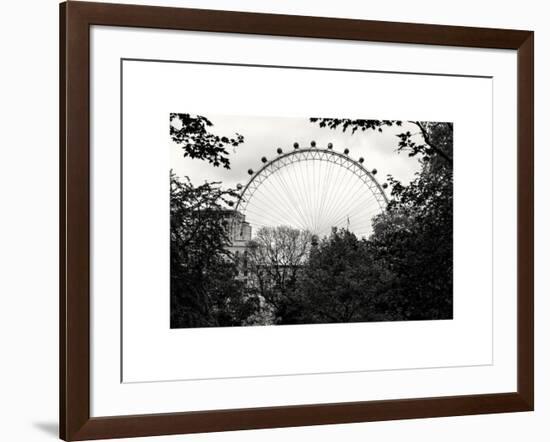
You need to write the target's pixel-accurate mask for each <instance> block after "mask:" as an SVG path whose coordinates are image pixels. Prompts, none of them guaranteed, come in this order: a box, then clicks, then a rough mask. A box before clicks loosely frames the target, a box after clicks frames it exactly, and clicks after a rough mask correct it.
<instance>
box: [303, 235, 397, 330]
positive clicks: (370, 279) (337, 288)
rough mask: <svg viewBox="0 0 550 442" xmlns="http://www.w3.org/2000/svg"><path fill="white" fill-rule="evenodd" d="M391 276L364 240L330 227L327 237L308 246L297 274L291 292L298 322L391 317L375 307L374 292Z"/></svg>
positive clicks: (372, 319) (368, 319)
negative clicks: (310, 248) (295, 284)
mask: <svg viewBox="0 0 550 442" xmlns="http://www.w3.org/2000/svg"><path fill="white" fill-rule="evenodd" d="M391 276H392V275H391V274H390V272H389V271H388V270H387V269H386V268H384V267H383V266H382V265H381V264H380V263H379V262H377V261H376V260H375V259H374V256H373V254H372V253H371V251H370V247H369V243H368V242H367V241H366V240H359V239H358V238H357V237H356V236H355V234H353V233H352V232H350V231H348V230H346V229H341V230H337V229H333V231H332V234H331V235H330V237H328V238H323V239H322V240H321V241H320V243H319V245H318V246H316V247H314V248H312V250H311V254H310V257H309V261H308V262H307V264H306V265H305V267H304V269H303V272H302V273H301V275H300V279H299V283H298V288H297V290H296V295H295V302H296V303H297V304H298V305H300V310H301V317H300V322H302V323H330V322H358V321H374V320H381V319H386V320H389V319H392V318H391V317H388V315H387V314H386V316H383V315H380V312H379V311H378V302H379V301H378V294H379V293H380V291H381V290H382V289H383V288H384V286H385V284H387V283H388V281H389V280H390V279H391ZM384 313H385V312H384Z"/></svg>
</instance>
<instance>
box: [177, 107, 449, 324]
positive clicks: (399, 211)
mask: <svg viewBox="0 0 550 442" xmlns="http://www.w3.org/2000/svg"><path fill="white" fill-rule="evenodd" d="M170 138H171V146H170V149H171V150H170V167H171V170H170V296H171V299H170V325H171V328H194V327H229V326H251V325H255V326H265V325H288V324H326V323H350V322H372V321H414V320H441V319H452V318H453V123H452V122H433V121H401V120H373V119H354V118H334V117H330V116H329V117H326V116H312V117H307V118H300V117H279V116H277V117H271V116H269V117H268V116H241V115H216V114H211V115H200V114H192V113H172V114H170Z"/></svg>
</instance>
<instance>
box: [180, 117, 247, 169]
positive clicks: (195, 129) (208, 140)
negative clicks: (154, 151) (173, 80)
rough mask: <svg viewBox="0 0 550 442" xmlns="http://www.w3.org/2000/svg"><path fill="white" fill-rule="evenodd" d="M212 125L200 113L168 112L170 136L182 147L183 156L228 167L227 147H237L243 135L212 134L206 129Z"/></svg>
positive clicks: (242, 139)
mask: <svg viewBox="0 0 550 442" xmlns="http://www.w3.org/2000/svg"><path fill="white" fill-rule="evenodd" d="M212 126H214V124H213V123H212V122H211V121H210V120H209V119H208V118H206V117H203V116H201V115H190V114H177V113H172V114H170V136H171V137H172V141H174V142H175V143H177V144H180V145H181V147H182V148H183V152H184V153H183V156H185V157H190V158H196V159H199V160H206V161H208V162H209V163H210V164H212V165H214V166H215V167H218V166H220V165H222V166H223V167H225V168H226V169H230V161H229V157H228V155H229V152H228V151H227V148H229V147H237V146H238V145H239V144H241V143H243V142H244V137H243V136H242V135H240V134H238V133H236V134H235V135H234V137H233V138H231V137H228V136H220V135H215V134H212V133H210V132H209V131H208V130H207V128H210V127H212Z"/></svg>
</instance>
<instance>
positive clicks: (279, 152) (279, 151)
mask: <svg viewBox="0 0 550 442" xmlns="http://www.w3.org/2000/svg"><path fill="white" fill-rule="evenodd" d="M277 153H278V154H279V155H280V154H282V153H283V149H281V148H280V147H279V148H278V149H277Z"/></svg>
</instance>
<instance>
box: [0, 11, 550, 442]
mask: <svg viewBox="0 0 550 442" xmlns="http://www.w3.org/2000/svg"><path fill="white" fill-rule="evenodd" d="M150 3H158V4H170V3H171V4H174V5H180V6H193V7H211V8H218V9H235V10H258V11H264V12H281V13H294V14H309V15H325V16H342V17H357V18H370V19H379V20H396V21H413V22H432V23H444V24H463V25H472V26H492V27H510V28H513V27H515V28H529V29H534V30H536V32H537V35H536V48H537V55H536V57H537V58H536V59H537V71H536V76H537V79H538V80H542V81H538V83H537V96H538V97H548V96H549V93H550V91H549V87H548V84H545V83H544V81H543V79H544V78H549V77H550V64H549V61H548V55H547V53H548V50H549V49H550V47H549V46H550V31H548V30H547V27H546V24H547V21H548V18H549V17H548V14H547V13H546V12H545V10H544V7H545V5H544V3H543V2H535V1H529V0H526V1H524V2H522V3H521V9H520V8H519V7H518V4H517V2H494V1H493V2H486V3H480V2H475V1H469V0H465V1H463V2H460V3H453V4H445V3H443V2H436V1H422V0H418V1H415V2H406V1H391V0H389V1H387V2H384V3H382V4H380V3H377V4H376V7H374V6H373V5H372V4H368V3H366V2H365V4H364V5H362V4H361V3H360V2H354V1H352V0H350V1H346V0H342V1H340V2H314V1H308V2H306V1H299V0H293V1H288V2H286V1H267V0H266V1H263V2H258V1H255V2H252V1H251V2H246V1H227V0H226V1H195V2H192V1H178V2H176V1H174V2H152V1H151V2H150ZM2 18H3V19H4V20H3V23H2V25H3V26H2V32H3V33H5V35H2V39H1V40H0V41H2V43H1V44H2V47H1V48H2V56H3V62H2V71H1V73H0V75H1V76H2V77H1V81H0V88H1V90H0V91H1V93H0V97H2V101H1V103H2V104H1V112H2V114H1V116H0V121H1V127H2V131H0V134H1V135H0V136H1V137H2V139H1V142H0V146H1V149H2V153H3V156H2V161H0V167H1V168H2V170H1V172H0V189H2V190H1V191H0V192H1V196H2V198H1V200H0V201H1V202H2V218H0V219H1V221H0V223H2V228H1V230H0V232H1V233H0V235H1V238H0V247H1V249H0V250H1V252H0V253H1V256H2V258H1V259H2V261H1V263H0V264H1V267H0V268H1V269H2V272H1V277H0V284H1V289H0V293H1V294H2V298H1V299H2V303H3V305H2V308H1V309H0V312H1V318H0V324H1V327H2V334H1V336H2V348H3V364H2V366H1V367H2V368H1V376H0V388H1V390H0V391H2V399H1V402H0V403H1V406H2V410H1V412H2V413H3V416H5V417H4V418H3V419H2V420H3V422H2V426H1V428H0V434H1V435H2V436H3V437H2V439H4V440H25V441H34V440H54V439H55V436H54V432H55V431H56V430H55V428H56V421H57V388H58V386H57V382H56V380H57V370H58V364H57V355H58V350H57V320H58V315H57V241H58V238H57V222H58V219H57V208H58V203H57V173H58V168H57V159H58V158H57V75H58V71H57V61H58V60H57V4H56V2H54V1H44V0H37V1H26V2H21V3H20V4H15V6H13V4H11V5H10V6H6V5H3V6H2ZM6 97H7V100H6ZM548 106H549V105H548V101H546V102H544V101H543V99H542V98H539V99H538V101H537V108H536V122H538V123H539V124H538V125H537V139H536V142H537V143H538V146H539V149H538V151H537V171H538V172H539V173H538V175H537V188H538V189H548V188H549V187H550V179H549V178H548V174H547V173H545V167H546V166H547V164H548V160H549V158H548V155H549V154H548V150H547V149H544V148H543V145H544V143H545V128H544V126H545V124H544V123H545V120H546V118H548V116H549V112H550V108H549V107H548ZM538 195H539V197H538V199H539V201H537V203H538V210H537V225H538V226H541V228H539V229H538V230H537V259H538V261H537V268H538V269H540V271H539V272H538V276H537V281H536V288H537V293H538V294H540V295H538V296H537V319H538V321H537V324H536V332H537V337H538V340H537V349H536V350H537V373H539V374H540V375H541V376H539V377H537V394H538V395H537V400H536V407H537V411H536V412H535V413H529V414H514V415H500V416H497V415H495V416H476V417H458V418H444V419H430V420H415V421H400V422H385V423H371V424H354V425H338V426H325V427H317V428H298V429H281V430H263V431H248V432H238V433H226V434H216V435H195V436H174V437H166V438H164V440H182V441H189V440H196V441H199V440H200V441H230V440H235V441H247V440H250V441H252V440H259V439H261V440H280V439H281V438H291V439H293V440H304V439H307V440H327V441H329V440H334V439H342V440H358V441H359V440H365V439H366V438H370V439H371V440H380V439H384V440H386V439H387V440H398V439H400V438H405V437H406V438H408V439H412V440H415V439H420V438H422V439H423V440H433V441H438V440H443V439H444V440H448V441H449V440H450V441H452V440H456V441H462V440H464V439H466V438H472V439H473V440H479V439H480V438H481V437H487V436H489V437H491V438H492V439H494V440H499V441H512V440H518V439H525V440H532V441H539V440H540V441H543V440H547V438H548V432H549V428H548V418H550V401H549V398H548V391H549V390H550V385H549V383H548V381H547V379H545V377H544V373H548V372H549V369H550V367H549V366H550V354H549V346H548V345H547V343H545V340H546V337H547V336H549V335H550V326H549V325H548V322H547V321H545V319H546V318H545V317H546V316H547V312H548V307H549V302H548V300H547V297H545V296H544V293H545V292H548V289H549V288H550V287H549V285H548V280H547V276H546V275H545V264H544V263H545V261H547V260H548V259H549V258H550V256H548V253H549V252H548V250H549V248H548V233H547V231H546V230H543V229H542V226H548V225H549V224H550V219H549V215H550V211H549V209H548V207H547V206H546V205H545V200H546V201H547V198H545V197H544V193H543V192H542V190H539V192H538ZM546 204H547V203H546ZM544 249H546V250H544ZM546 273H547V272H546ZM149 440H161V438H154V439H153V438H152V439H149Z"/></svg>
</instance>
